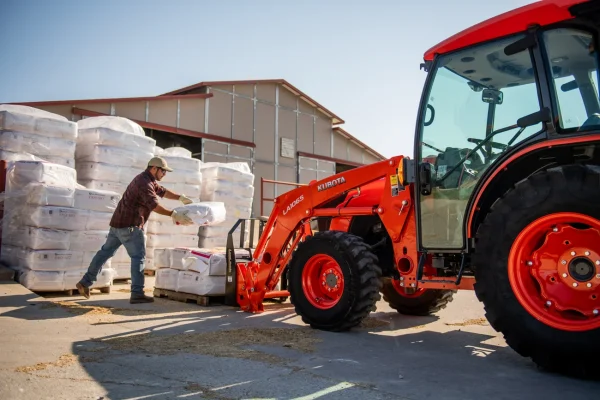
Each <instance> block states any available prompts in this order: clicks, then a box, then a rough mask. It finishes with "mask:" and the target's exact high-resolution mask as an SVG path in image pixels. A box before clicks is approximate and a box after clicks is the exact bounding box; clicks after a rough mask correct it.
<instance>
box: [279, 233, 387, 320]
mask: <svg viewBox="0 0 600 400" xmlns="http://www.w3.org/2000/svg"><path fill="white" fill-rule="evenodd" d="M377 262H378V259H377V256H375V254H373V252H372V251H371V250H370V247H369V246H368V245H367V244H365V242H364V241H363V240H362V239H361V238H360V237H358V236H355V235H352V234H349V233H345V232H338V231H325V232H318V233H316V234H315V235H314V236H308V237H307V238H306V240H305V241H304V242H302V243H300V244H299V245H298V248H297V249H296V251H295V252H294V255H293V256H292V260H291V262H290V265H289V272H288V277H289V291H290V300H291V303H292V304H293V305H294V307H295V310H296V313H297V314H298V315H300V316H301V317H302V321H303V322H304V323H306V324H308V325H310V326H311V327H312V328H315V329H321V330H326V331H336V332H337V331H346V330H349V329H351V328H353V327H355V326H357V325H359V324H360V323H361V321H362V320H363V319H364V318H366V317H367V316H368V315H369V313H370V312H371V311H375V310H376V303H377V301H379V300H380V299H381V295H380V294H379V291H380V289H381V274H382V272H381V268H379V266H378V265H377Z"/></svg>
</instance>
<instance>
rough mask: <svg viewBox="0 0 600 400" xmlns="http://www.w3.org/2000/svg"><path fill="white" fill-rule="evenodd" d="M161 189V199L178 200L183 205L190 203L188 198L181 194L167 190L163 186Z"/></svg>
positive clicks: (190, 200)
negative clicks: (162, 192)
mask: <svg viewBox="0 0 600 400" xmlns="http://www.w3.org/2000/svg"><path fill="white" fill-rule="evenodd" d="M161 188H162V189H163V190H164V194H163V197H166V198H167V199H170V200H179V201H181V202H182V203H183V204H190V203H191V202H192V199H190V198H189V197H187V196H185V195H183V194H177V193H175V192H173V191H171V190H169V189H167V188H166V187H164V186H161Z"/></svg>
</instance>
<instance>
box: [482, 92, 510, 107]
mask: <svg viewBox="0 0 600 400" xmlns="http://www.w3.org/2000/svg"><path fill="white" fill-rule="evenodd" d="M503 100H504V93H502V92H501V91H499V90H495V89H483V91H482V92H481V101H483V102H484V103H490V104H502V101H503Z"/></svg>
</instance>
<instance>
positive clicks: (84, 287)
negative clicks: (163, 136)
mask: <svg viewBox="0 0 600 400" xmlns="http://www.w3.org/2000/svg"><path fill="white" fill-rule="evenodd" d="M167 171H168V172H171V171H173V170H172V169H171V168H169V166H168V165H167V162H166V160H165V159H164V158H162V157H154V158H152V159H151V160H150V161H149V162H148V167H147V168H146V170H145V171H144V172H142V173H141V174H139V175H138V176H136V177H135V178H134V179H133V181H131V183H130V184H129V185H128V186H127V189H126V190H125V193H123V197H122V198H121V200H120V201H119V204H118V205H117V208H116V209H115V212H114V213H113V216H112V218H111V220H110V229H109V232H108V238H107V239H106V243H104V245H103V246H102V248H101V249H100V250H99V251H98V252H97V253H96V255H95V256H94V258H93V259H92V262H91V263H90V266H89V268H88V271H87V273H86V274H85V275H84V276H83V278H81V280H80V281H79V282H78V283H77V289H78V290H79V293H80V294H81V295H82V296H84V297H85V298H86V299H89V298H90V289H89V288H90V286H92V284H93V283H94V282H95V281H96V278H97V276H98V273H99V272H100V270H101V269H102V267H103V266H104V264H105V263H106V261H107V260H108V259H109V258H111V257H112V256H114V255H115V253H116V251H117V250H118V249H119V247H121V245H123V246H125V249H126V250H127V253H128V254H129V257H131V298H130V300H129V302H130V303H131V304H137V303H152V302H153V301H154V298H153V297H150V296H145V295H144V263H145V260H146V240H145V236H144V224H145V223H146V222H147V221H148V217H149V216H150V213H151V212H152V211H154V212H157V213H159V214H161V215H167V216H170V217H171V218H172V219H173V222H174V223H178V224H181V225H190V224H192V220H191V219H190V218H189V217H188V216H187V215H185V213H178V212H176V211H175V210H167V209H165V208H164V207H162V206H161V205H160V204H159V197H160V198H162V197H166V198H167V199H172V200H179V201H181V202H182V203H183V204H189V203H191V202H192V200H191V199H190V198H188V197H186V196H185V195H183V194H182V195H179V194H176V193H174V192H172V191H170V190H167V189H166V188H164V187H163V186H161V185H159V184H158V182H159V181H160V180H161V179H162V178H164V176H165V175H166V174H167Z"/></svg>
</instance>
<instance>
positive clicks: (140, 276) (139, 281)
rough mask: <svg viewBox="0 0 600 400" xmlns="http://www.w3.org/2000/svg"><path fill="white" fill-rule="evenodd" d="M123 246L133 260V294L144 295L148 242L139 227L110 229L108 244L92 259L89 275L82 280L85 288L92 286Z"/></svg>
mask: <svg viewBox="0 0 600 400" xmlns="http://www.w3.org/2000/svg"><path fill="white" fill-rule="evenodd" d="M121 245H123V246H125V249H126V250H127V254H129V257H130V258H131V293H132V294H144V268H145V262H146V240H145V237H144V231H142V230H141V229H140V228H137V227H130V228H113V227H110V229H109V231H108V237H107V238H106V243H104V245H103V246H102V248H101V249H100V250H99V251H98V252H97V253H96V255H95V256H94V258H93V259H92V262H91V263H90V266H89V267H88V270H87V273H86V274H85V275H84V276H83V278H81V281H80V283H81V284H82V285H83V286H85V287H90V286H92V284H93V283H94V282H95V281H96V278H97V276H98V274H99V273H100V271H101V270H102V267H103V266H104V264H105V263H106V261H108V259H109V258H111V257H112V256H114V255H115V253H116V252H117V250H118V249H119V247H121Z"/></svg>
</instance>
